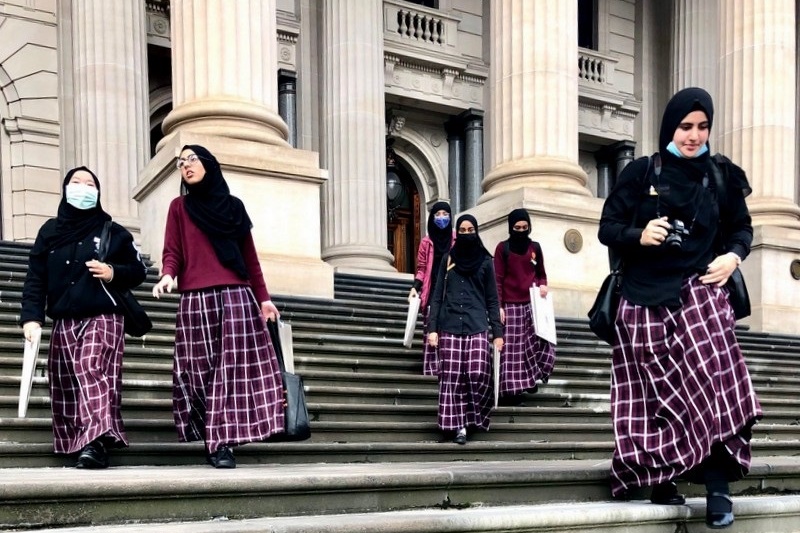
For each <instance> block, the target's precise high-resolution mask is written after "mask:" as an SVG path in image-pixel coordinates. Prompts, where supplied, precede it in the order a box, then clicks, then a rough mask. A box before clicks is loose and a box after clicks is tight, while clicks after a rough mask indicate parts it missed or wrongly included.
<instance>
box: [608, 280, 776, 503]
mask: <svg viewBox="0 0 800 533" xmlns="http://www.w3.org/2000/svg"><path fill="white" fill-rule="evenodd" d="M681 301H682V302H683V306H682V307H681V308H680V309H675V310H670V309H668V308H666V307H644V306H638V305H633V304H631V303H629V302H627V301H626V300H624V299H623V300H622V302H621V303H620V309H619V312H618V315H617V334H618V338H619V345H617V346H615V347H614V351H613V368H612V377H611V410H612V412H611V414H612V419H613V422H614V434H615V450H614V456H613V459H612V463H611V485H612V487H611V488H612V492H613V493H614V494H615V495H619V494H620V493H622V492H623V491H624V490H625V489H626V488H628V487H631V486H650V485H654V484H657V483H660V482H662V481H667V480H669V479H671V478H673V477H676V476H680V475H682V474H684V473H687V472H688V471H689V470H691V469H694V468H695V467H697V466H698V465H700V463H701V462H702V461H703V460H704V459H705V458H707V457H708V456H709V454H710V453H711V447H712V445H715V444H718V443H719V444H721V445H722V446H723V447H724V449H725V450H726V451H727V453H728V454H730V457H731V459H732V460H733V461H735V463H736V464H738V465H739V467H740V472H739V474H740V475H739V477H741V475H744V474H745V473H746V472H747V471H748V470H749V467H750V443H749V440H750V429H751V427H752V425H753V424H754V423H755V422H756V420H757V419H759V418H761V406H760V405H759V402H758V399H757V398H756V394H755V391H754V390H753V385H752V382H751V381H750V374H749V373H748V371H747V367H746V365H745V361H744V358H743V356H742V352H741V350H740V349H739V345H738V343H737V341H736V337H735V335H734V331H733V328H734V325H735V319H734V316H733V311H732V310H731V307H730V305H729V304H728V301H727V293H726V291H725V290H723V289H720V288H718V287H715V286H713V285H703V284H702V283H700V281H699V280H698V279H697V276H692V277H690V278H688V279H687V280H684V282H683V286H682V287H681ZM719 444H718V445H719Z"/></svg>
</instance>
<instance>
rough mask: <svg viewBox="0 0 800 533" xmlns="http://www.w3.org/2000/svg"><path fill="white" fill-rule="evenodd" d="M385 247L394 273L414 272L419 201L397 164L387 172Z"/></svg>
mask: <svg viewBox="0 0 800 533" xmlns="http://www.w3.org/2000/svg"><path fill="white" fill-rule="evenodd" d="M386 207H387V210H388V213H387V217H386V219H387V223H388V225H387V230H388V235H387V237H388V238H387V243H388V247H389V251H390V252H391V254H392V256H393V257H394V264H393V266H394V268H395V269H397V271H398V272H404V273H410V274H413V273H414V272H416V269H417V264H416V263H417V248H419V241H420V221H419V212H420V198H419V191H418V190H417V187H416V185H414V180H413V179H412V178H411V173H410V172H409V171H408V169H407V168H406V167H405V166H404V165H403V163H402V162H401V161H399V160H396V161H395V162H394V165H391V164H390V165H389V167H388V168H387V202H386Z"/></svg>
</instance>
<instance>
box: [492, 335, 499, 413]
mask: <svg viewBox="0 0 800 533" xmlns="http://www.w3.org/2000/svg"><path fill="white" fill-rule="evenodd" d="M492 366H493V367H494V368H493V371H492V375H493V377H494V408H495V409H497V405H498V403H499V402H500V352H499V351H498V350H497V347H495V345H494V343H493V344H492Z"/></svg>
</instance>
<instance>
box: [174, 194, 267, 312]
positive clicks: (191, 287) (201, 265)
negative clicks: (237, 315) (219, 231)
mask: <svg viewBox="0 0 800 533" xmlns="http://www.w3.org/2000/svg"><path fill="white" fill-rule="evenodd" d="M242 255H243V256H244V262H245V265H246V266H247V272H248V273H249V274H250V280H244V279H242V278H240V277H239V276H238V275H237V274H236V272H234V271H233V270H230V269H229V268H226V267H224V266H223V265H222V263H220V261H219V259H217V254H216V253H215V252H214V248H213V246H211V241H210V240H209V238H208V237H207V236H206V234H205V233H203V232H202V231H200V228H198V227H197V226H196V225H195V223H194V222H192V219H191V218H189V213H188V212H187V211H186V204H185V202H184V198H183V196H179V197H178V198H175V199H174V200H172V202H171V203H170V204H169V213H167V229H166V231H165V232H164V253H163V254H162V257H161V261H162V263H163V265H162V267H161V273H162V274H169V275H170V276H172V277H173V278H178V286H179V288H180V290H181V292H186V291H195V290H199V289H207V288H209V287H221V286H231V285H234V286H235V285H248V286H250V287H252V289H253V293H254V294H255V296H256V299H257V300H258V302H259V303H261V302H266V301H267V300H269V299H270V296H269V291H267V284H266V283H265V282H264V274H263V273H262V272H261V264H260V263H259V262H258V254H256V246H255V243H254V242H253V235H252V234H248V235H247V237H246V238H245V240H244V249H243V250H242Z"/></svg>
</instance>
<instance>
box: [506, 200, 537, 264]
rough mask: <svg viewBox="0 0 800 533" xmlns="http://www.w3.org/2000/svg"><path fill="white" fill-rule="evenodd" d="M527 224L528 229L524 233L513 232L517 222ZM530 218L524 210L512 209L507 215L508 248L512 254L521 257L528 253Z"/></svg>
mask: <svg viewBox="0 0 800 533" xmlns="http://www.w3.org/2000/svg"><path fill="white" fill-rule="evenodd" d="M523 221H524V222H527V223H528V229H527V230H525V231H515V230H514V224H516V223H517V222H523ZM530 234H531V217H530V215H529V214H528V211H527V210H526V209H514V210H513V211H511V213H509V214H508V247H509V250H511V252H512V253H515V254H518V255H523V254H524V253H525V252H527V251H528V247H529V246H530V244H531V240H530V238H529V237H528V236H529V235H530Z"/></svg>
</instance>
